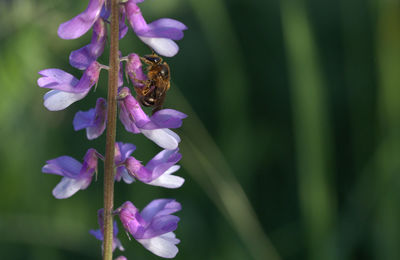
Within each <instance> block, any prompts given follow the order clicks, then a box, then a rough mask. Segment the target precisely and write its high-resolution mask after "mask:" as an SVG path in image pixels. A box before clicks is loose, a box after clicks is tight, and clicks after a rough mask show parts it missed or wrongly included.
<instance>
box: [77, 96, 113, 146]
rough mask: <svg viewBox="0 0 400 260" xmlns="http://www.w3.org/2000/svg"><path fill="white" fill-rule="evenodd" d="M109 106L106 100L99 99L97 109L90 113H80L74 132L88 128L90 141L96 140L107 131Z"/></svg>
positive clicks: (91, 110) (87, 134) (78, 113)
mask: <svg viewBox="0 0 400 260" xmlns="http://www.w3.org/2000/svg"><path fill="white" fill-rule="evenodd" d="M106 119H107V104H106V100H105V99H104V98H98V99H97V101H96V107H95V108H94V109H93V108H92V109H90V110H89V111H86V112H83V111H79V112H77V113H76V114H75V117H74V121H73V125H74V130H75V131H77V130H80V129H83V128H86V136H87V138H88V139H89V140H93V139H96V138H97V137H99V136H100V135H101V134H102V133H103V132H104V130H105V129H106Z"/></svg>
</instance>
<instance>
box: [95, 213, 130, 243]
mask: <svg viewBox="0 0 400 260" xmlns="http://www.w3.org/2000/svg"><path fill="white" fill-rule="evenodd" d="M97 219H98V223H99V227H100V229H96V230H93V229H92V230H90V231H89V233H90V234H91V235H93V236H94V237H95V238H97V239H98V240H100V241H103V240H104V209H99V210H98V211H97ZM117 235H118V225H117V222H116V221H114V223H113V243H112V251H114V250H115V249H116V248H118V249H119V250H120V251H124V250H125V249H124V247H123V246H122V244H121V241H120V240H119V239H118V237H117ZM101 248H102V249H103V244H102V245H101Z"/></svg>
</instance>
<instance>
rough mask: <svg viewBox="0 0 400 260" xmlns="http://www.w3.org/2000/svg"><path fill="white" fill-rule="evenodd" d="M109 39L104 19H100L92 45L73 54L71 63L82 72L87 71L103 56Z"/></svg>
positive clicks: (70, 59)
mask: <svg viewBox="0 0 400 260" xmlns="http://www.w3.org/2000/svg"><path fill="white" fill-rule="evenodd" d="M106 38H107V27H106V24H105V22H104V20H103V19H101V18H100V19H98V20H97V21H96V22H95V24H94V26H93V35H92V40H91V42H90V44H88V45H86V46H84V47H82V48H80V49H78V50H75V51H73V52H71V54H70V56H69V63H70V64H71V65H72V66H73V67H75V68H77V69H80V70H85V69H87V67H88V66H89V65H90V64H92V62H93V61H96V60H97V58H99V57H100V56H101V54H103V51H104V46H105V44H106Z"/></svg>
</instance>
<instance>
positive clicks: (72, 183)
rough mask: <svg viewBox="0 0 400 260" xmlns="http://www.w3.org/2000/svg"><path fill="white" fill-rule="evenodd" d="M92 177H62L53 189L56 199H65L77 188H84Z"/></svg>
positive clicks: (76, 190)
mask: <svg viewBox="0 0 400 260" xmlns="http://www.w3.org/2000/svg"><path fill="white" fill-rule="evenodd" d="M91 181H92V178H81V179H71V178H68V177H64V178H62V179H61V181H60V182H59V183H58V184H57V186H56V187H55V188H54V189H53V195H54V197H55V198H57V199H66V198H69V197H71V196H72V195H74V194H75V193H76V192H78V191H79V190H84V189H86V188H87V187H88V186H89V184H90V182H91Z"/></svg>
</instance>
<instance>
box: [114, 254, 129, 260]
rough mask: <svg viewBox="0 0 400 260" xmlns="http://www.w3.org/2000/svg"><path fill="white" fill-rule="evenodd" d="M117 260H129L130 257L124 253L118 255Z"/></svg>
mask: <svg viewBox="0 0 400 260" xmlns="http://www.w3.org/2000/svg"><path fill="white" fill-rule="evenodd" d="M115 260H128V258H126V257H125V256H123V255H120V256H118V257H117V258H115Z"/></svg>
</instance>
